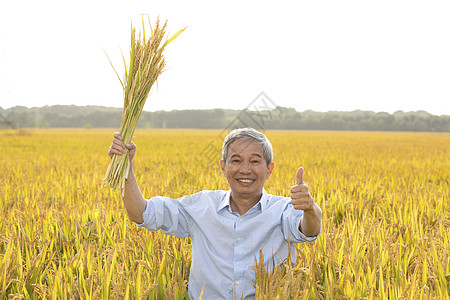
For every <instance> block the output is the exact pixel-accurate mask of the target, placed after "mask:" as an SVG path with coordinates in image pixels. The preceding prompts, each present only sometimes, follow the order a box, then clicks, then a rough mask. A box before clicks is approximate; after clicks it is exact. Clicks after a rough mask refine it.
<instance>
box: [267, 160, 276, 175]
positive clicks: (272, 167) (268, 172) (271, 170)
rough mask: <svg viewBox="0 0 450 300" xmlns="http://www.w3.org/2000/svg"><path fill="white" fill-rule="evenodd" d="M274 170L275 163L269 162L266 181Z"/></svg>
mask: <svg viewBox="0 0 450 300" xmlns="http://www.w3.org/2000/svg"><path fill="white" fill-rule="evenodd" d="M274 168H275V163H274V162H271V163H270V164H269V167H268V168H267V178H266V179H269V177H270V175H271V174H272V172H273V169H274Z"/></svg>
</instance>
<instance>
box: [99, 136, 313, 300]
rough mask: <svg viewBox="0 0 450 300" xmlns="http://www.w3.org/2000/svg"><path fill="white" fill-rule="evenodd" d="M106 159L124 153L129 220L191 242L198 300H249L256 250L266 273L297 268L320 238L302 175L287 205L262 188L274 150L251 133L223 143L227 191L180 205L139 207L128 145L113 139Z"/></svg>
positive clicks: (163, 201) (161, 202)
mask: <svg viewBox="0 0 450 300" xmlns="http://www.w3.org/2000/svg"><path fill="white" fill-rule="evenodd" d="M114 137H115V138H114V140H113V143H112V146H111V148H110V150H109V151H108V154H109V155H110V156H111V157H112V155H113V154H117V155H122V154H124V153H126V149H128V150H129V158H130V162H131V169H130V172H129V177H128V179H127V180H126V185H125V195H124V197H123V202H124V205H125V208H126V210H127V212H128V216H129V218H130V220H132V221H134V222H135V223H136V224H137V225H138V226H141V227H144V228H147V229H148V230H150V231H156V230H161V231H162V232H164V233H166V234H170V235H174V236H176V237H180V238H182V237H187V236H189V237H191V240H192V264H191V271H190V275H189V287H188V293H189V296H190V297H191V299H198V298H199V296H200V293H201V291H202V289H203V288H204V293H203V299H235V296H236V298H237V299H241V298H244V299H253V298H254V295H255V288H254V279H255V272H254V270H253V265H254V264H255V259H256V260H258V261H259V253H260V249H261V250H262V253H263V255H264V264H265V265H266V267H268V268H269V269H270V268H271V266H272V265H274V263H275V265H278V264H281V263H282V262H283V260H285V259H288V256H289V253H292V255H291V260H292V262H293V263H295V260H296V255H295V253H296V251H295V247H294V244H295V243H299V242H305V241H313V240H315V239H316V238H317V236H318V235H319V234H320V232H321V228H322V211H321V209H320V208H319V206H317V204H316V203H315V202H314V200H313V198H312V197H311V195H310V193H309V191H308V187H307V185H306V184H305V183H304V182H303V168H299V169H298V171H297V176H296V179H297V182H296V184H295V185H294V186H293V187H291V194H290V197H289V198H287V197H280V196H272V195H269V194H267V193H266V191H265V190H264V183H265V181H266V180H267V179H269V177H270V175H271V174H272V171H273V169H274V163H273V161H272V156H273V150H272V145H271V144H270V142H269V140H268V139H267V138H266V136H265V135H264V134H262V133H261V132H259V131H256V130H254V129H252V128H243V129H236V130H233V131H232V132H230V133H229V134H228V136H227V137H226V138H225V140H224V143H223V149H222V159H221V160H220V167H221V169H222V173H223V175H224V176H225V177H226V179H227V181H228V184H229V186H230V190H229V191H201V192H199V193H196V194H193V195H188V196H184V197H182V198H180V199H176V200H175V199H171V198H167V197H160V196H157V197H153V198H151V199H149V200H146V199H144V197H143V195H142V193H141V192H140V190H139V187H138V185H137V182H136V179H135V176H134V173H133V169H132V162H133V157H134V155H135V153H136V146H135V145H134V143H129V144H126V145H125V144H124V143H123V142H122V138H121V136H120V134H119V133H117V132H116V133H115V134H114Z"/></svg>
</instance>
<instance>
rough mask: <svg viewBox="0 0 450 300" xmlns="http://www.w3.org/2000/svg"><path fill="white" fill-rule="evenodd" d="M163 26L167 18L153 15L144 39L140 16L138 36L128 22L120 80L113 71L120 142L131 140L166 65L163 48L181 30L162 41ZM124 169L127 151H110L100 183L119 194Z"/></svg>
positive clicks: (125, 173)
mask: <svg viewBox="0 0 450 300" xmlns="http://www.w3.org/2000/svg"><path fill="white" fill-rule="evenodd" d="M149 24H150V22H149ZM166 26H167V21H166V22H165V23H164V25H163V26H162V27H161V26H160V24H159V19H157V21H156V26H155V27H154V28H152V26H151V24H150V30H151V32H150V36H149V37H148V39H146V36H145V25H144V20H142V36H141V33H139V35H138V36H136V30H135V28H133V25H131V49H130V61H129V66H128V67H127V64H126V62H125V58H123V61H124V65H125V76H124V82H122V80H120V77H119V75H118V74H117V72H116V75H117V77H119V80H120V82H121V84H122V87H123V91H124V103H123V111H122V121H121V124H120V130H119V131H120V134H121V135H122V139H123V142H124V143H129V142H130V141H131V139H132V137H133V134H134V131H135V129H136V125H137V123H138V120H139V117H140V115H141V112H142V109H143V108H144V104H145V100H146V99H147V97H148V95H149V93H150V90H151V88H152V86H153V84H154V83H155V82H156V80H157V79H158V76H159V75H160V74H161V73H162V72H163V71H164V67H165V65H166V62H165V60H164V55H163V51H164V48H165V47H166V46H167V45H168V44H169V43H170V42H172V41H173V40H174V39H175V38H176V37H178V36H179V35H180V34H181V33H182V32H183V30H184V29H181V30H179V31H178V32H177V33H176V34H174V35H173V36H172V37H171V38H170V39H168V40H166V41H165V42H163V39H164V36H165V29H166ZM122 57H123V56H122ZM108 59H109V58H108ZM110 63H111V61H110ZM111 65H112V64H111ZM113 68H114V66H113ZM114 71H115V70H114ZM128 171H129V161H128V151H127V153H126V154H125V155H120V156H118V155H113V158H112V160H111V163H110V165H109V167H108V170H107V171H106V175H105V178H104V179H103V186H106V187H112V188H114V189H116V188H118V187H119V188H120V189H121V190H122V194H123V193H124V188H125V179H127V178H128Z"/></svg>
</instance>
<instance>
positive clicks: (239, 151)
mask: <svg viewBox="0 0 450 300" xmlns="http://www.w3.org/2000/svg"><path fill="white" fill-rule="evenodd" d="M232 155H258V156H261V157H264V152H263V148H262V145H261V143H260V142H259V141H257V140H255V139H253V138H250V137H243V138H240V139H237V140H235V141H234V142H232V143H231V144H230V145H228V155H227V157H230V156H232Z"/></svg>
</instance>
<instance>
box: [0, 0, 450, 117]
mask: <svg viewBox="0 0 450 300" xmlns="http://www.w3.org/2000/svg"><path fill="white" fill-rule="evenodd" d="M143 15H145V22H147V23H148V19H147V18H149V19H150V22H152V24H154V22H155V21H156V19H157V17H158V16H159V18H160V19H161V20H162V21H165V20H167V23H168V25H167V34H168V35H172V34H174V33H175V32H177V31H178V30H179V29H181V28H184V27H187V28H186V30H185V31H184V32H183V33H182V34H181V35H180V36H179V37H178V38H177V39H176V40H175V41H173V42H172V43H171V44H170V45H169V46H168V47H167V48H166V49H165V58H166V61H167V69H166V71H165V72H164V73H163V74H161V75H160V77H159V79H158V85H157V86H154V87H153V89H152V91H151V94H150V96H149V98H148V99H147V102H146V104H145V107H144V110H147V111H156V110H173V109H210V108H230V109H243V108H245V107H247V105H248V104H249V103H251V102H252V101H254V100H255V97H258V95H260V93H261V92H264V93H265V95H267V96H268V97H270V99H271V100H272V102H273V103H275V104H276V105H278V106H283V107H292V108H295V109H296V110H297V111H305V110H314V111H323V112H324V111H336V110H337V111H353V110H371V111H375V112H388V113H393V112H395V111H397V110H403V111H418V110H425V111H428V112H430V113H432V114H435V115H443V114H445V115H450V84H449V83H450V38H449V33H450V18H449V17H448V16H449V15H450V1H447V0H446V1H439V0H436V1H434V0H427V1H415V0H408V1H400V0H377V1H366V0H354V1H349V0H342V1H336V0H323V1H276V2H275V1H234V0H229V1H211V0H210V1H186V0H185V1H170V0H165V1H153V0H147V1H132V0H130V1H113V0H110V1H93V0H89V1H87V0H78V1H46V0H42V1H31V0H25V1H19V0H18V1H2V2H1V4H0V107H3V108H9V107H13V106H17V105H21V106H27V107H40V106H45V105H57V104H65V105H70V104H75V105H101V106H109V107H122V106H123V92H122V86H121V84H120V81H119V80H118V78H117V76H116V74H115V73H114V70H113V68H112V67H111V65H110V63H109V61H108V58H107V56H106V54H105V53H107V55H108V56H109V57H110V59H111V62H112V64H113V65H114V67H115V69H116V70H117V72H118V73H119V76H120V77H121V78H122V77H123V74H124V68H123V62H122V53H123V55H124V57H125V59H126V61H128V57H129V48H130V30H131V26H132V25H131V24H133V26H136V27H137V28H138V30H139V28H140V27H141V20H142V16H143Z"/></svg>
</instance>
